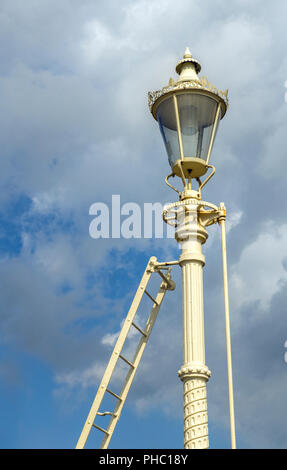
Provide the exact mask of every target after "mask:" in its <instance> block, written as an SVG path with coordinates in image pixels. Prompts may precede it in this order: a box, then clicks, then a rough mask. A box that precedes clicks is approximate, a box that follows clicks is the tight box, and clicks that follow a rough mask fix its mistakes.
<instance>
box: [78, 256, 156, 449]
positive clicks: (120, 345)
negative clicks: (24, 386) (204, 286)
mask: <svg viewBox="0 0 287 470" xmlns="http://www.w3.org/2000/svg"><path fill="white" fill-rule="evenodd" d="M155 259H156V258H155V257H151V258H150V260H149V262H148V264H147V267H146V269H145V271H144V274H143V276H142V279H141V282H140V284H139V287H138V289H137V291H136V294H135V296H134V299H133V302H132V304H131V307H130V309H129V312H128V315H127V317H126V319H125V321H124V324H123V327H122V330H121V332H120V334H119V337H118V339H117V342H116V344H115V346H114V350H113V352H112V355H111V357H110V360H109V363H108V365H107V368H106V370H105V373H104V376H103V378H102V381H101V383H100V386H99V388H98V391H97V394H96V396H95V399H94V401H93V404H92V407H91V409H90V412H89V414H88V417H87V419H86V422H85V424H84V427H83V429H82V432H81V435H80V437H79V440H78V442H77V445H76V449H83V448H84V446H85V444H86V441H87V439H88V436H89V433H90V431H91V428H92V426H93V423H94V421H95V418H96V415H97V412H98V409H99V407H100V405H101V402H102V400H103V397H104V394H105V392H106V389H107V387H108V384H109V381H110V379H111V376H112V374H113V371H114V369H115V366H116V363H117V361H118V359H119V354H120V352H121V350H122V348H123V345H124V341H125V339H126V337H127V335H128V333H129V330H130V327H131V325H132V321H133V319H134V317H135V315H136V312H137V310H138V307H139V304H140V302H141V299H142V296H143V294H144V291H145V288H146V286H147V284H148V281H149V279H150V276H151V274H152V270H151V269H150V266H151V263H153V262H154V260H155Z"/></svg>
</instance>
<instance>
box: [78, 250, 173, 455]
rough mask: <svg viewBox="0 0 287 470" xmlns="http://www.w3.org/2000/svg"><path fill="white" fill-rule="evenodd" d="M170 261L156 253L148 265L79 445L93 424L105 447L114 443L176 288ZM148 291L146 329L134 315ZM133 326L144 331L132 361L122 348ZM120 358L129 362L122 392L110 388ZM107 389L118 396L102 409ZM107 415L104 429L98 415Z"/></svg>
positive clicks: (83, 444) (80, 446) (82, 445)
mask: <svg viewBox="0 0 287 470" xmlns="http://www.w3.org/2000/svg"><path fill="white" fill-rule="evenodd" d="M168 264H169V263H158V262H157V259H156V257H155V256H152V257H151V258H150V260H149V262H148V264H147V266H146V269H145V271H144V274H143V276H142V279H141V282H140V284H139V287H138V289H137V291H136V294H135V296H134V299H133V302H132V304H131V307H130V309H129V312H128V314H127V317H126V318H125V321H124V323H123V326H122V330H121V332H120V334H119V337H118V339H117V342H116V344H115V346H114V349H113V352H112V355H111V357H110V360H109V363H108V365H107V368H106V371H105V373H104V376H103V378H102V381H101V383H100V386H99V388H98V391H97V394H96V396H95V398H94V401H93V404H92V406H91V409H90V412H89V414H88V417H87V419H86V422H85V424H84V427H83V429H82V432H81V435H80V437H79V440H78V443H77V446H76V449H83V448H84V446H85V444H86V441H87V439H88V436H89V434H90V431H91V429H92V427H93V428H95V429H98V430H99V431H101V432H102V433H103V435H104V437H103V440H102V443H101V447H100V448H101V449H107V447H108V445H109V443H110V440H111V438H112V435H113V432H114V429H115V427H116V424H117V422H118V421H119V418H120V415H121V412H122V409H123V406H124V403H125V401H126V398H127V395H128V392H129V390H130V387H131V384H132V381H133V379H134V376H135V373H136V371H137V368H138V366H139V363H140V360H141V357H142V355H143V352H144V349H145V347H146V344H147V341H148V339H149V337H150V334H151V331H152V328H153V325H154V323H155V320H156V318H157V314H158V312H159V309H160V306H161V303H162V301H163V299H164V296H165V293H166V291H167V290H174V289H175V283H174V281H172V280H171V278H170V271H171V268H170V267H168V268H167V267H165V266H167V265H168ZM170 264H175V262H171V263H170ZM162 269H167V273H166V274H165V273H163V272H162ZM152 273H158V274H159V275H160V276H161V278H162V282H161V284H160V287H159V290H158V293H157V295H156V297H155V298H154V297H153V296H152V295H151V294H150V293H149V292H148V291H147V285H148V282H149V280H150V277H151V275H152ZM144 294H145V295H147V296H148V297H149V298H150V300H151V301H152V308H151V312H150V315H149V317H148V320H147V322H146V325H145V327H144V329H142V328H140V327H139V326H138V325H137V324H136V323H135V322H134V319H135V316H136V313H137V311H138V308H139V305H140V303H141V301H142V298H143V295H144ZM131 327H133V328H135V329H136V330H137V331H138V332H139V333H140V340H139V342H138V345H137V348H136V352H135V354H134V357H133V359H132V361H130V360H128V359H127V358H126V357H124V356H123V355H122V349H123V347H124V344H125V341H126V339H127V336H128V334H129V331H130V329H131ZM118 360H121V361H124V362H125V363H126V364H128V366H129V368H128V373H127V375H126V377H125V380H124V385H123V387H122V390H121V393H120V394H119V395H118V394H117V393H115V392H114V391H112V390H110V389H109V388H108V386H109V383H110V380H111V378H112V375H113V372H114V369H115V367H116V364H117V362H118ZM106 393H108V394H110V395H112V396H113V397H114V398H116V405H115V408H114V410H113V411H105V412H100V411H99V408H100V406H101V403H102V401H103V398H104V396H105V394H106ZM107 415H109V416H111V418H110V421H109V424H108V427H107V429H104V428H102V427H101V426H98V425H97V424H96V423H95V420H96V417H97V416H107Z"/></svg>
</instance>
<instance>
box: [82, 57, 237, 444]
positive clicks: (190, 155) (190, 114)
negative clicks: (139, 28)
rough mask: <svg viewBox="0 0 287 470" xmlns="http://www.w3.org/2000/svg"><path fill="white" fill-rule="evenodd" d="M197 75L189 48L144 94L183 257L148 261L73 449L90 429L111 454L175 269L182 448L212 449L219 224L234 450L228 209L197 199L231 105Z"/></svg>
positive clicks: (167, 214) (169, 216) (167, 213)
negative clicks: (130, 343) (179, 301)
mask: <svg viewBox="0 0 287 470" xmlns="http://www.w3.org/2000/svg"><path fill="white" fill-rule="evenodd" d="M200 69H201V66H200V64H199V62H198V61H197V60H195V59H194V58H193V57H192V55H191V53H190V51H189V49H186V51H185V54H184V57H183V59H182V60H180V61H179V62H178V64H177V66H176V71H177V73H178V74H179V78H178V80H177V82H174V81H173V80H172V79H170V81H169V84H168V86H166V87H163V88H162V90H159V91H155V92H150V93H149V95H148V97H149V107H150V110H151V112H152V114H153V116H154V118H155V119H156V120H157V121H158V123H159V127H160V131H161V133H162V137H163V140H164V144H165V147H166V150H167V154H168V160H169V164H170V166H171V169H172V172H171V173H170V174H169V175H168V176H167V177H166V183H167V184H168V186H169V187H171V188H172V189H174V190H175V191H176V192H177V193H178V195H179V201H177V202H174V203H172V204H169V205H168V206H166V207H165V209H164V211H163V219H164V221H165V222H166V223H168V224H170V225H173V226H174V227H175V228H176V230H175V238H176V240H177V241H178V243H179V244H180V247H181V253H180V256H179V259H178V260H175V261H167V262H162V263H160V262H158V261H157V259H156V257H154V256H152V257H151V258H150V260H149V262H148V264H147V267H146V269H145V272H144V274H143V277H142V279H141V281H140V284H139V286H138V289H137V291H136V293H135V296H134V299H133V301H132V303H131V306H130V309H129V311H128V314H127V317H126V319H125V320H124V322H123V326H122V330H121V332H120V334H119V337H118V339H117V341H116V344H115V346H114V349H113V352H112V354H111V357H110V360H109V363H108V365H107V368H106V370H105V373H104V375H103V378H102V381H101V383H100V385H99V388H98V391H97V394H96V396H95V398H94V401H93V403H92V406H91V409H90V412H89V414H88V417H87V420H86V422H85V424H84V427H83V430H82V432H81V435H80V437H79V440H78V443H77V449H82V448H83V447H84V446H85V443H86V441H87V438H88V436H89V434H90V431H91V429H92V427H93V428H95V429H97V430H98V431H100V432H101V433H103V435H104V438H103V441H102V444H101V448H102V449H106V448H107V447H108V445H109V442H110V440H111V437H112V435H113V432H114V430H115V427H116V424H117V422H118V420H119V418H120V415H121V412H122V409H123V406H124V403H125V401H126V399H127V395H128V392H129V389H130V387H131V384H132V381H133V379H134V377H135V374H136V371H137V368H138V366H139V363H140V360H141V357H142V355H143V352H144V349H145V347H146V344H147V341H148V339H149V337H150V334H151V331H152V328H153V325H154V323H155V320H156V317H157V315H158V312H159V309H160V306H161V304H162V301H163V298H164V296H165V293H166V291H167V290H169V291H172V290H174V288H175V283H174V281H173V280H172V279H171V277H170V275H171V273H170V271H171V267H172V266H173V265H177V264H179V265H180V266H181V269H182V294H183V365H182V367H181V368H180V370H179V372H178V375H179V377H180V379H181V380H182V381H183V383H184V447H185V448H186V449H193V448H203V449H205V448H208V447H209V438H208V421H207V400H206V383H207V381H208V379H209V377H210V374H211V373H210V370H209V369H208V367H207V366H206V364H205V346H204V312H203V269H202V268H203V266H204V264H205V257H204V255H203V253H202V245H203V244H204V243H205V242H206V240H207V237H208V233H207V230H206V227H207V226H209V225H212V224H215V223H219V225H220V227H221V240H222V266H223V286H224V306H225V327H226V349H227V371H228V391H229V411H230V430H231V446H232V448H235V447H236V444H235V423H234V404H233V383H232V364H231V341H230V321H229V301H228V283H227V261H226V235H225V218H226V210H225V207H224V204H223V203H220V205H219V206H216V205H214V204H211V203H210V202H206V201H202V199H201V190H202V188H203V186H204V185H205V184H206V183H207V182H208V181H209V180H210V178H211V177H212V176H213V175H214V172H215V167H214V166H213V165H211V164H210V163H209V160H210V155H211V150H212V146H213V143H214V139H215V135H216V131H217V128H218V124H219V121H220V119H222V118H223V116H224V115H225V113H226V110H227V106H228V100H227V90H226V91H225V92H222V91H220V90H218V89H217V88H216V87H215V86H213V85H211V84H210V83H209V82H208V80H207V79H206V78H204V77H202V78H199V77H198V73H199V72H200ZM209 169H211V172H210V173H209V174H208V175H207V176H206V178H205V180H204V181H201V177H203V176H204V175H206V174H207V172H208V170H209ZM175 176H177V177H179V178H180V179H181V180H182V183H183V191H180V190H178V189H176V188H175V187H174V186H172V185H171V184H170V181H169V179H170V178H171V177H175ZM194 182H197V184H198V187H197V188H196V189H194V187H193V184H194ZM166 270H167V272H166ZM164 271H165V272H164ZM153 273H154V274H155V275H157V274H158V275H160V277H161V278H162V282H161V284H160V287H159V291H158V293H157V295H156V296H155V297H153V295H151V294H150V292H149V291H148V290H147V286H148V283H149V280H150V278H151V276H152V274H153ZM144 294H145V295H147V296H148V297H149V299H150V300H151V302H152V307H151V311H150V315H149V317H148V319H147V321H146V324H145V326H144V327H142V326H140V325H138V324H137V323H135V319H136V314H137V311H138V309H139V305H140V303H141V301H142V298H143V296H144ZM135 330H137V332H138V333H139V337H140V339H139V341H138V345H137V348H136V351H135V353H134V356H133V357H132V358H129V357H126V356H125V355H123V350H124V345H125V344H126V340H127V338H128V335H129V332H130V331H133V333H132V334H134V333H135V332H136V331H135ZM118 361H122V363H125V364H126V365H127V366H128V371H127V373H126V376H125V379H124V382H123V386H122V389H121V390H120V391H119V392H118V391H115V390H114V389H113V390H112V389H110V383H111V379H112V377H113V376H114V375H113V374H114V370H115V368H116V366H117V364H118ZM107 395H109V396H112V397H113V398H114V399H115V400H116V404H115V406H114V408H113V410H112V411H110V410H109V411H100V406H101V404H102V402H103V399H104V397H106V396H107ZM99 416H100V417H103V418H104V419H105V417H108V419H109V420H110V421H109V422H108V426H106V427H104V428H103V427H102V426H99V425H98V424H96V422H97V418H98V417H99ZM95 421H96V422H95Z"/></svg>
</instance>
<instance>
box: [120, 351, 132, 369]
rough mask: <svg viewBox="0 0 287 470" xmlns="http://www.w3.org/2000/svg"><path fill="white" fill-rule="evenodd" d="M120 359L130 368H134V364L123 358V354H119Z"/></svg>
mask: <svg viewBox="0 0 287 470" xmlns="http://www.w3.org/2000/svg"><path fill="white" fill-rule="evenodd" d="M119 357H120V358H121V359H122V360H123V361H125V362H126V363H127V364H128V365H129V366H130V367H134V364H132V363H131V362H130V361H129V360H128V359H127V358H126V357H124V356H122V355H121V354H119Z"/></svg>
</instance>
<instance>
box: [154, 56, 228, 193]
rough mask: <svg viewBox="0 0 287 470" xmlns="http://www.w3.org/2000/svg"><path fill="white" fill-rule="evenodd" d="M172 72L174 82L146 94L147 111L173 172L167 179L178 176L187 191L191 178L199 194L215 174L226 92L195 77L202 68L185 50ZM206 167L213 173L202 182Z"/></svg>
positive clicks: (203, 78) (225, 105)
mask: <svg viewBox="0 0 287 470" xmlns="http://www.w3.org/2000/svg"><path fill="white" fill-rule="evenodd" d="M175 70H176V72H177V73H178V74H179V78H178V80H177V82H174V80H173V79H172V78H171V79H170V80H169V84H168V85H167V86H165V87H163V88H162V90H158V91H153V92H149V94H148V100H149V108H150V111H151V113H152V115H153V117H154V118H155V119H156V120H157V121H158V123H159V127H160V131H161V134H162V137H163V140H164V144H165V148H166V151H167V154H168V160H169V164H170V166H171V169H172V173H171V175H169V176H175V175H176V176H179V177H181V178H182V181H183V183H184V187H185V189H187V183H186V179H188V181H189V187H190V189H191V179H192V178H195V179H197V180H198V182H199V185H200V186H199V193H200V189H201V188H202V186H203V185H204V184H205V183H206V182H207V180H208V179H210V177H211V176H212V175H213V174H214V171H215V168H214V167H213V166H212V165H210V164H209V160H210V155H211V150H212V146H213V142H214V138H215V135H216V131H217V128H218V124H219V121H220V119H222V118H223V116H224V115H225V113H226V110H227V107H228V99H227V92H228V91H227V90H226V91H225V92H223V91H221V90H218V89H217V88H216V87H215V86H214V85H212V84H211V83H209V82H208V80H207V78H206V77H202V78H199V77H198V73H199V72H200V70H201V65H200V63H199V62H198V61H197V60H196V59H194V58H193V57H192V55H191V53H190V51H189V49H188V48H186V50H185V54H184V56H183V59H181V60H180V61H179V62H178V63H177V65H176V69H175ZM208 168H212V169H213V171H212V174H211V175H210V176H209V177H208V178H207V179H206V181H205V182H204V183H201V181H200V179H199V178H200V177H201V176H203V175H205V174H206V172H207V171H208Z"/></svg>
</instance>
